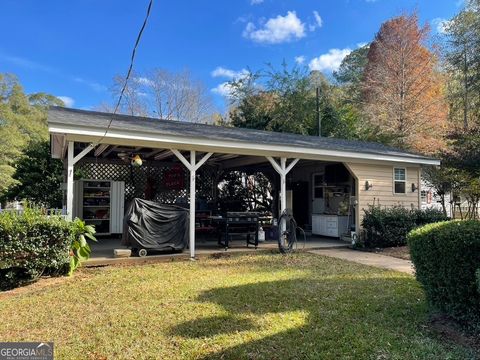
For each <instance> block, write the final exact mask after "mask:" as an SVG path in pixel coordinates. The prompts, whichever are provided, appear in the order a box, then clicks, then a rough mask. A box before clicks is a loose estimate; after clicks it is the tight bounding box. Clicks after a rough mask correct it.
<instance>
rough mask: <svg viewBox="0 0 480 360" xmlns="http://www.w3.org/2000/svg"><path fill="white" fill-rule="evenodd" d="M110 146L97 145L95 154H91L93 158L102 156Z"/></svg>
mask: <svg viewBox="0 0 480 360" xmlns="http://www.w3.org/2000/svg"><path fill="white" fill-rule="evenodd" d="M109 146H110V145H108V144H101V145H98V146H97V148H96V149H95V152H94V153H93V154H94V155H95V157H97V156H100V155H102V153H103V152H104V151H105V150H107V149H108V147H109Z"/></svg>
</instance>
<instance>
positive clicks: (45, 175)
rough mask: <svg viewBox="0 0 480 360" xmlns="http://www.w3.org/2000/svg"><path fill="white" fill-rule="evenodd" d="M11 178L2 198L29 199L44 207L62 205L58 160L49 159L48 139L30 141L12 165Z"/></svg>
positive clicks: (60, 165) (60, 175)
mask: <svg viewBox="0 0 480 360" xmlns="http://www.w3.org/2000/svg"><path fill="white" fill-rule="evenodd" d="M12 177H13V179H14V180H15V181H16V184H15V185H13V186H11V187H10V188H9V189H8V191H7V193H6V196H5V197H6V198H7V199H9V200H13V199H15V198H16V199H19V200H23V199H26V200H29V201H31V202H34V203H36V204H41V205H43V206H47V207H56V208H59V207H61V205H62V191H61V188H60V185H61V183H62V181H63V164H62V161H60V160H57V159H52V156H51V154H50V143H49V142H48V141H40V142H37V141H32V142H30V144H29V145H28V147H27V149H26V150H25V152H24V154H23V155H22V157H21V158H20V159H19V160H18V161H17V163H16V165H15V173H14V174H13V176H12Z"/></svg>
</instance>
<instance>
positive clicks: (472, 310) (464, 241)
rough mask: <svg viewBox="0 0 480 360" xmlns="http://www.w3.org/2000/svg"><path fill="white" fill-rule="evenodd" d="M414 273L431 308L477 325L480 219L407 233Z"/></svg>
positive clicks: (479, 325) (479, 316)
mask: <svg viewBox="0 0 480 360" xmlns="http://www.w3.org/2000/svg"><path fill="white" fill-rule="evenodd" d="M408 244H409V246H410V252H411V257H412V261H413V263H414V264H415V269H416V276H417V279H418V281H419V282H420V283H421V284H422V285H423V288H424V289H425V293H426V295H427V299H428V301H429V303H430V305H431V306H432V307H433V309H435V310H438V311H441V312H443V313H445V314H448V315H450V316H452V317H454V318H455V319H457V320H460V321H462V322H464V323H465V324H468V325H473V326H474V327H475V328H476V329H477V330H479V329H480V292H479V291H478V285H480V284H479V281H480V279H479V272H478V269H479V268H480V222H479V221H462V222H459V221H450V222H441V223H436V224H429V225H425V226H423V227H421V228H418V229H415V230H413V231H412V232H410V234H409V235H408Z"/></svg>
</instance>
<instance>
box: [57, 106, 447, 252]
mask: <svg viewBox="0 0 480 360" xmlns="http://www.w3.org/2000/svg"><path fill="white" fill-rule="evenodd" d="M48 128H49V132H50V136H51V147H52V156H53V157H54V158H57V159H62V160H63V161H64V163H65V169H66V183H67V186H66V209H67V213H68V216H69V217H70V218H71V217H72V216H80V217H84V218H85V219H86V221H87V222H90V223H94V224H96V225H97V229H99V228H101V229H103V230H102V232H106V233H113V232H121V219H122V216H123V208H124V205H125V202H128V201H129V200H130V199H132V198H134V197H147V195H148V197H149V198H153V199H155V200H157V201H161V202H165V203H174V202H178V201H179V200H182V199H183V200H184V201H185V202H188V203H189V205H188V206H189V209H190V215H191V216H190V229H189V231H190V232H189V238H190V254H191V256H192V257H194V256H195V214H196V210H197V209H198V201H196V199H197V198H198V197H202V198H205V199H207V200H208V199H210V200H212V199H214V198H215V193H216V191H217V190H218V187H217V182H216V180H217V179H218V174H219V172H222V171H232V170H244V171H247V172H248V171H249V172H252V171H257V172H258V171H259V172H263V173H265V174H266V176H269V178H270V179H271V181H272V184H273V188H274V190H275V191H274V192H275V194H278V199H279V201H278V202H276V201H275V203H276V204H278V205H279V206H278V211H276V214H275V213H274V215H273V216H274V217H278V213H279V212H280V211H282V210H284V209H286V208H287V207H288V208H291V209H292V210H293V215H294V217H295V218H296V219H297V222H298V223H299V224H301V225H302V226H304V225H307V226H309V227H311V229H312V233H313V234H318V235H321V236H331V237H340V236H341V235H342V234H344V233H350V232H351V231H353V232H358V231H359V229H360V224H361V220H362V216H363V210H364V209H366V208H368V206H370V205H374V204H375V205H379V206H382V207H391V206H394V205H400V206H404V207H406V208H416V209H418V208H420V207H421V198H420V197H421V193H420V191H419V187H420V183H421V168H422V166H426V165H439V164H440V162H439V161H438V160H436V159H432V158H429V157H425V156H422V155H418V154H413V153H409V152H405V151H401V150H398V149H394V148H391V147H387V146H384V145H381V144H377V143H366V142H360V141H347V140H341V139H333V138H323V137H315V136H302V135H294V134H287V133H275V132H268V131H258V130H251V129H239V128H230V127H220V126H213V125H205V124H195V123H188V122H178V121H171V120H159V119H152V118H145V117H137V116H127V115H113V114H108V113H101V112H94V111H84V110H76V109H67V108H61V107H52V108H51V109H50V110H49V113H48ZM132 161H133V162H137V165H139V164H140V163H142V166H139V167H136V166H132V165H131V163H132ZM75 177H77V178H79V179H84V180H83V181H82V180H79V181H76V180H75ZM82 184H83V185H82ZM82 191H83V195H82ZM85 193H86V194H88V196H85ZM82 196H83V197H82ZM109 196H112V198H111V199H108V197H109ZM92 198H93V199H94V200H91V199H92ZM102 199H103V200H102ZM110 200H111V201H110ZM190 200H192V201H190ZM102 201H103V202H102ZM89 204H91V205H89ZM88 206H90V207H88ZM102 206H103V208H102ZM95 207H98V209H97V210H95Z"/></svg>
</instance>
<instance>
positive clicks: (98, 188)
mask: <svg viewBox="0 0 480 360" xmlns="http://www.w3.org/2000/svg"><path fill="white" fill-rule="evenodd" d="M83 188H84V189H97V190H110V187H105V186H84V187H83Z"/></svg>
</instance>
